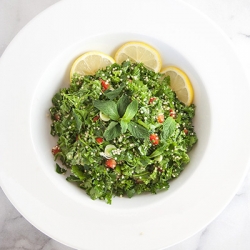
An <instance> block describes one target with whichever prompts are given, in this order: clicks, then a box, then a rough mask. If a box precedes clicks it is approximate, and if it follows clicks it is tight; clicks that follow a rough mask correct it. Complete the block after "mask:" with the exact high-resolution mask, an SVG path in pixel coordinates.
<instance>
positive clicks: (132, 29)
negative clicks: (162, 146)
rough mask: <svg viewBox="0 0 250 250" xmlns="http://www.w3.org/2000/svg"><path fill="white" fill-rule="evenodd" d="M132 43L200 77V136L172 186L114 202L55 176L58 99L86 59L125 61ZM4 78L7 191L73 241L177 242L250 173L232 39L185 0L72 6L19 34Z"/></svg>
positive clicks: (158, 245)
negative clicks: (92, 55)
mask: <svg viewBox="0 0 250 250" xmlns="http://www.w3.org/2000/svg"><path fill="white" fill-rule="evenodd" d="M156 3H157V4H156ZM55 13H56V15H55ZM128 13H129V14H128ZM149 13H150V16H149ZM55 16H56V18H55ZM132 40H140V41H144V42H146V43H149V44H151V45H152V46H153V47H155V48H156V49H157V50H158V51H159V52H160V54H161V55H162V58H163V65H176V66H178V67H180V68H182V69H183V70H184V71H185V72H186V73H187V74H188V76H189V77H190V80H191V81H192V84H193V87H194V90H195V100H194V103H195V105H196V106H197V108H196V116H195V119H194V125H195V131H196V132H197V135H198V138H199V141H198V143H197V145H196V146H195V147H194V149H193V150H192V152H191V153H190V156H191V162H190V164H188V166H187V167H186V169H185V170H184V171H183V173H182V174H181V175H180V177H179V178H177V179H176V180H174V181H172V182H171V184H170V188H169V190H168V191H166V192H159V193H158V194H157V195H152V194H144V195H140V196H136V197H133V198H132V199H128V198H122V199H121V198H117V197H116V198H114V199H113V202H112V205H107V204H106V203H105V202H103V201H99V200H96V201H92V200H91V199H90V198H89V197H88V196H87V195H86V194H85V193H84V191H83V190H81V189H79V188H77V187H75V186H74V185H73V184H71V183H69V182H67V181H65V178H64V176H62V175H58V174H56V173H55V163H54V161H53V156H52V155H51V148H52V147H53V146H54V145H55V138H52V136H51V135H50V119H49V118H48V117H47V114H48V109H49V107H50V106H51V98H52V96H53V94H54V93H56V92H57V91H58V90H59V89H60V88H62V87H67V86H68V84H69V70H70V67H71V64H72V62H73V61H74V60H75V58H76V57H77V56H79V55H80V54H82V53H84V52H87V51H89V50H99V51H102V52H104V53H107V54H110V55H113V53H114V51H115V50H116V49H117V48H118V47H119V46H120V45H121V44H123V43H125V42H127V41H132ZM0 72H1V73H0V82H1V84H2V91H1V93H0V95H1V102H2V107H6V108H4V109H3V110H2V117H3V118H5V123H2V125H1V126H2V131H3V133H2V140H1V144H0V145H1V146H2V147H1V148H2V154H1V159H0V162H1V169H0V181H1V186H2V188H3V190H4V192H5V193H6V195H7V196H8V197H9V199H10V200H11V202H12V203H13V204H14V206H15V207H16V208H17V209H18V210H19V211H20V212H21V213H22V214H23V216H24V217H26V219H28V220H29V221H30V222H31V223H32V224H33V225H35V226H36V227H37V228H38V229H40V230H41V231H43V232H44V233H46V234H47V235H49V236H50V237H52V238H54V239H56V240H58V241H60V242H62V243H64V244H66V245H69V246H71V247H74V248H77V249H100V246H101V248H102V249H103V250H105V249H121V250H122V249H144V250H150V249H162V248H165V247H168V246H171V245H173V244H176V243H178V242H180V241H182V240H184V239H186V238H188V237H190V236H192V235H193V234H194V233H196V232H198V231H199V230H201V229H202V228H203V227H205V226H206V225H207V224H208V223H210V222H211V221H212V220H213V219H214V218H215V217H216V216H217V215H218V214H219V213H220V212H221V211H222V209H223V208H224V207H225V206H226V205H227V204H228V202H229V201H230V200H231V198H232V197H233V195H234V194H235V192H236V191H237V188H238V187H239V185H240V183H241V181H242V180H243V178H244V176H245V174H246V171H247V168H248V161H249V156H248V153H249V149H250V145H249V141H250V130H249V127H250V126H249V125H250V119H249V118H248V117H247V115H246V114H247V112H248V110H249V108H250V102H249V98H248V96H249V94H250V91H249V84H248V82H247V81H246V78H245V76H244V72H243V70H242V67H241V65H240V63H239V61H238V59H237V57H236V55H235V53H234V51H233V49H232V46H231V43H230V41H229V39H228V38H227V37H225V36H224V35H223V34H222V32H221V31H220V30H219V29H218V28H217V27H216V26H215V25H214V24H212V23H211V21H209V20H208V19H207V18H206V17H204V16H203V15H202V14H200V13H199V12H197V11H196V10H194V9H193V8H191V7H190V6H188V5H186V4H185V3H183V2H181V1H174V2H173V1H170V0H167V1H166V0H165V1H164V0H159V1H157V2H155V1H153V0H152V1H146V2H145V1H142V0H139V1H132V0H128V1H126V4H124V2H122V1H119V0H118V1H112V0H107V1H103V2H101V1H80V0H75V1H62V2H60V3H58V4H56V5H54V6H52V7H51V8H49V9H47V10H46V11H45V12H43V13H42V14H41V15H39V16H38V17H36V18H35V19H34V20H33V21H32V22H31V23H29V24H28V25H27V26H26V27H25V28H24V29H23V30H22V31H21V32H20V33H19V35H18V36H17V37H16V38H15V39H14V40H13V42H12V43H11V44H10V46H9V47H8V49H7V50H6V52H5V53H4V55H3V56H2V58H1V61H0ZM97 239H98V240H97Z"/></svg>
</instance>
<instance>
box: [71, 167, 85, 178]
mask: <svg viewBox="0 0 250 250" xmlns="http://www.w3.org/2000/svg"><path fill="white" fill-rule="evenodd" d="M71 172H72V174H74V176H76V177H77V178H79V179H80V180H81V181H82V180H83V179H84V177H85V176H84V173H83V170H82V168H81V167H79V166H72V167H71Z"/></svg>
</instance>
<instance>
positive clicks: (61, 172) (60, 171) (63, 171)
mask: <svg viewBox="0 0 250 250" xmlns="http://www.w3.org/2000/svg"><path fill="white" fill-rule="evenodd" d="M56 172H57V173H58V174H64V173H66V172H67V170H66V169H65V168H61V167H60V166H59V165H58V164H57V163H56Z"/></svg>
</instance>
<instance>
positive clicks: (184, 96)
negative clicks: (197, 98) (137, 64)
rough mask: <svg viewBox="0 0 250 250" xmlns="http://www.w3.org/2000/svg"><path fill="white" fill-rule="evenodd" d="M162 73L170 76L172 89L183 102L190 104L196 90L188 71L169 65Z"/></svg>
mask: <svg viewBox="0 0 250 250" xmlns="http://www.w3.org/2000/svg"><path fill="white" fill-rule="evenodd" d="M161 73H163V74H164V75H165V76H170V87H171V89H172V90H173V91H174V92H175V93H176V96H177V98H178V99H179V100H180V101H181V102H183V103H184V104H185V105H187V106H189V105H190V104H191V103H192V102H193V99H194V90H193V86H192V83H191V82H190V80H189V78H188V76H187V75H186V73H185V72H183V71H182V70H181V69H179V68H177V67H175V66H168V67H166V68H164V69H162V71H161Z"/></svg>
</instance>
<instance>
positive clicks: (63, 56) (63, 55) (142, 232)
mask: <svg viewBox="0 0 250 250" xmlns="http://www.w3.org/2000/svg"><path fill="white" fill-rule="evenodd" d="M168 44H169V43H168ZM174 46H175V47H176V46H177V47H178V44H177V45H174ZM174 46H173V47H174ZM73 47H74V46H73ZM159 47H160V46H159ZM175 47H174V48H175ZM71 49H72V48H70V49H69V51H70V50H71ZM226 50H227V48H225V51H226ZM64 52H65V51H64ZM74 53H76V52H74ZM221 53H223V51H222V52H221ZM66 54H67V52H66ZM61 55H62V58H66V56H65V53H61ZM181 55H185V53H181ZM188 58H189V55H188ZM233 59H234V58H233ZM52 64H56V59H55V60H53V63H52ZM50 66H51V65H50ZM186 67H187V66H186ZM191 68H192V67H191ZM236 71H237V69H236ZM193 72H200V71H199V69H198V70H195V71H193ZM190 73H192V70H190ZM46 74H48V73H47V72H46V73H45V74H44V75H43V77H42V78H41V79H44V77H46ZM193 74H194V73H193ZM191 75H192V74H191ZM202 75H203V74H202ZM229 75H230V74H229ZM49 76H51V73H50V74H49ZM194 79H197V78H195V77H194ZM199 80H200V79H199ZM39 86H42V85H41V82H40V85H39ZM39 86H38V88H39ZM24 91H28V90H24ZM235 91H237V90H235ZM201 93H203V92H201ZM229 94H232V93H231V92H230V91H229ZM17 97H18V98H21V97H19V96H17ZM205 97H206V95H205ZM33 98H34V97H33ZM36 98H38V99H39V95H35V99H36ZM40 99H41V98H40ZM243 99H244V98H243ZM33 101H34V99H33ZM196 101H197V102H198V103H199V101H198V100H196ZM37 103H39V101H38V102H37ZM34 110H35V108H33V109H32V112H34ZM38 110H39V109H38ZM243 111H244V110H242V112H243ZM34 113H36V112H34ZM201 113H203V112H201ZM239 115H240V113H239ZM39 117H40V116H39ZM31 124H32V122H31ZM236 125H237V124H235V126H236ZM31 127H36V126H34V125H31ZM231 128H232V127H231ZM241 129H243V128H241ZM246 139H247V138H246ZM35 147H36V146H35ZM246 150H247V148H246ZM235 153H237V152H235ZM41 165H43V163H41ZM243 167H244V166H243ZM24 174H25V173H23V175H24ZM235 177H236V179H237V176H235ZM39 178H40V175H39ZM236 182H237V180H236ZM35 183H36V180H33V181H32V183H30V184H29V185H31V184H35ZM11 186H12V187H14V188H15V186H14V185H11ZM9 191H12V190H9ZM177 191H178V190H177ZM227 191H228V190H227ZM235 191H236V190H235ZM15 192H16V189H14V190H13V193H15ZM29 192H30V191H29ZM42 194H43V192H41V194H40V193H39V195H42ZM232 194H233V193H232ZM66 196H67V193H66ZM16 198H17V197H16V196H15V199H16ZM43 198H44V199H45V200H46V202H47V203H48V202H52V201H51V200H50V199H48V197H43ZM47 199H48V200H49V201H48V200H47ZM18 202H21V203H22V201H19V200H18ZM189 202H190V201H189ZM14 203H15V202H14ZM26 206H27V205H26ZM32 208H34V207H32ZM32 208H30V209H31V211H32V210H33V209H32ZM25 209H27V207H25ZM43 212H44V211H43ZM143 228H144V227H143ZM140 235H141V236H143V235H145V233H144V231H142V230H141V232H140ZM141 238H142V237H141ZM144 238H145V237H144ZM149 240H150V242H149V244H150V243H154V239H152V238H150V239H149ZM150 247H151V246H150ZM152 247H154V248H156V247H157V245H156V244H154V245H152ZM137 248H139V249H142V248H140V246H139V245H138V246H137ZM3 249H4V248H3ZM121 249H122V248H121ZM143 249H146V248H144V247H143ZM151 249H153V248H151ZM242 249H243V248H242Z"/></svg>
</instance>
